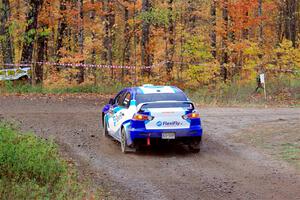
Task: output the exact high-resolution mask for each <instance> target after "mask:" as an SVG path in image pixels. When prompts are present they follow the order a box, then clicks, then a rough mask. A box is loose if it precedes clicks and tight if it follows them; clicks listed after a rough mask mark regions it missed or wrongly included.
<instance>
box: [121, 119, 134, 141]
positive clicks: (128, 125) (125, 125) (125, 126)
mask: <svg viewBox="0 0 300 200" xmlns="http://www.w3.org/2000/svg"><path fill="white" fill-rule="evenodd" d="M123 127H124V129H125V133H126V139H127V145H129V146H130V145H132V144H133V141H132V139H131V136H130V133H129V127H130V123H129V122H128V123H125V124H123Z"/></svg>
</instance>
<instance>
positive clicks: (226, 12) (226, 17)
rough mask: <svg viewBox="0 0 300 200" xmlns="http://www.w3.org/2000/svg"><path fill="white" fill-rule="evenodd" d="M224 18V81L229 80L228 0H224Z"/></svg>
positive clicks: (222, 71)
mask: <svg viewBox="0 0 300 200" xmlns="http://www.w3.org/2000/svg"><path fill="white" fill-rule="evenodd" d="M222 18H223V26H224V27H223V28H224V33H223V35H222V56H221V77H222V79H223V81H224V82H226V80H227V66H226V65H227V64H228V61H229V59H228V52H227V51H228V20H229V17H228V0H224V3H223V5H222Z"/></svg>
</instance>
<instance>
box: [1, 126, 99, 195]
mask: <svg viewBox="0 0 300 200" xmlns="http://www.w3.org/2000/svg"><path fill="white" fill-rule="evenodd" d="M99 195H100V194H99ZM91 197H93V198H95V195H94V194H92V193H90V192H87V188H86V186H85V185H84V184H81V183H79V180H78V177H77V175H76V171H75V170H74V169H73V167H72V166H70V164H68V163H67V162H66V161H64V160H63V159H62V158H61V157H60V156H59V153H58V150H57V146H56V145H55V144H54V143H53V142H49V141H46V140H44V139H40V138H38V137H36V136H34V135H33V134H25V133H22V134H21V133H20V132H19V131H18V130H17V129H16V128H15V127H14V126H13V125H10V124H8V123H4V122H0V199H17V200H18V199H22V200H23V199H89V198H91Z"/></svg>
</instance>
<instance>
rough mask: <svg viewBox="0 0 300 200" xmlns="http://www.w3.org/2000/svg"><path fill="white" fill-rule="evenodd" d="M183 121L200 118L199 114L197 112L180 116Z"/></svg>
mask: <svg viewBox="0 0 300 200" xmlns="http://www.w3.org/2000/svg"><path fill="white" fill-rule="evenodd" d="M182 118H183V119H198V118H200V114H199V113H197V112H193V113H189V114H187V115H183V116H182Z"/></svg>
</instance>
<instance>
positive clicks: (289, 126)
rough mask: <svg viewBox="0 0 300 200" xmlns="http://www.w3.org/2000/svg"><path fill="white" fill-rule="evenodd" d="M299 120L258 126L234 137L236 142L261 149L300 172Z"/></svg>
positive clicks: (280, 120) (279, 121)
mask: <svg viewBox="0 0 300 200" xmlns="http://www.w3.org/2000/svg"><path fill="white" fill-rule="evenodd" d="M299 133H300V124H299V119H293V120H289V121H285V120H283V119H279V120H278V121H276V122H272V123H267V124H258V125H256V126H255V127H253V128H248V129H245V130H243V132H239V133H236V134H235V135H234V136H233V139H234V141H235V142H239V143H244V144H248V145H251V146H254V147H256V148H259V149H261V150H262V151H264V152H266V153H267V154H270V155H272V156H274V157H275V158H277V159H280V160H284V161H286V162H288V163H290V164H291V165H293V166H295V168H297V169H298V170H300V135H299Z"/></svg>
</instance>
